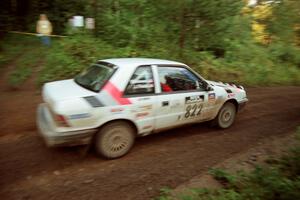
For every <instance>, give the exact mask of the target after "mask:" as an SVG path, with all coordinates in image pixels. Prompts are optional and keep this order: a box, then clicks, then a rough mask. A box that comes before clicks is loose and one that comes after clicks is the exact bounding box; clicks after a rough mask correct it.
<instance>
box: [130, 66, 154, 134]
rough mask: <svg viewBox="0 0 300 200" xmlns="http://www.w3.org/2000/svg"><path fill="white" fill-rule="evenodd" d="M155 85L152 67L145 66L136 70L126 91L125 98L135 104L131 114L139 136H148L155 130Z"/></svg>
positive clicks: (131, 108) (131, 107)
mask: <svg viewBox="0 0 300 200" xmlns="http://www.w3.org/2000/svg"><path fill="white" fill-rule="evenodd" d="M154 85H155V84H154V79H153V72H152V67H151V66H150V65H144V66H139V67H137V68H136V70H135V72H134V73H133V75H132V76H131V78H130V80H129V82H128V85H127V87H126V89H125V97H127V98H130V100H131V101H132V102H133V103H132V105H131V106H130V112H131V115H133V119H134V121H135V123H136V125H137V127H138V129H139V130H138V132H139V134H147V133H150V132H151V131H152V130H153V129H154V118H155V110H156V109H155V106H156V103H155V102H156V96H155V86H154Z"/></svg>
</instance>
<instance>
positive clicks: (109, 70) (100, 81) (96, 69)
mask: <svg viewBox="0 0 300 200" xmlns="http://www.w3.org/2000/svg"><path fill="white" fill-rule="evenodd" d="M114 71H115V68H114V67H113V66H112V65H109V64H106V63H97V64H93V65H91V66H90V67H89V68H87V69H86V70H84V71H83V72H81V73H80V74H79V75H77V76H76V77H75V82H76V83H77V84H78V85H80V86H82V87H84V88H86V89H88V90H92V91H94V92H99V90H100V89H101V88H102V86H103V85H104V84H105V83H106V81H107V80H108V79H109V78H110V77H111V76H112V74H113V73H114Z"/></svg>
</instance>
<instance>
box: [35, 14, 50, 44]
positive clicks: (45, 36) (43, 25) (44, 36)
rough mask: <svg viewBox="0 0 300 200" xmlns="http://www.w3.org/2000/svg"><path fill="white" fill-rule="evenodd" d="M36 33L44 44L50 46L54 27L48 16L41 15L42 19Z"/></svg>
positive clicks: (38, 23)
mask: <svg viewBox="0 0 300 200" xmlns="http://www.w3.org/2000/svg"><path fill="white" fill-rule="evenodd" d="M36 32H37V33H38V34H39V35H40V36H41V40H42V43H43V44H44V45H46V46H50V44H51V40H50V37H49V36H50V35H51V33H52V25H51V22H50V21H49V20H48V18H47V15H45V14H41V15H40V19H39V21H38V22H37V25H36Z"/></svg>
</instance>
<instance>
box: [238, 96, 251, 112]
mask: <svg viewBox="0 0 300 200" xmlns="http://www.w3.org/2000/svg"><path fill="white" fill-rule="evenodd" d="M248 101H249V100H248V99H244V100H243V101H241V102H239V109H238V110H239V112H240V111H242V110H244V108H245V106H246V105H247V103H248Z"/></svg>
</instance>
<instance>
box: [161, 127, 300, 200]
mask: <svg viewBox="0 0 300 200" xmlns="http://www.w3.org/2000/svg"><path fill="white" fill-rule="evenodd" d="M296 136H297V137H296V139H297V144H296V145H295V146H293V147H292V148H291V149H290V150H289V151H288V153H286V154H285V155H284V156H282V157H281V158H272V159H268V160H267V162H266V164H263V165H257V166H256V168H255V169H254V170H253V171H251V172H245V171H239V172H238V173H236V174H230V173H228V172H226V171H224V170H222V169H212V170H210V174H211V175H212V176H213V177H214V178H215V179H216V180H217V181H219V182H220V183H221V185H222V188H220V189H209V188H198V189H190V191H189V192H188V193H186V194H178V195H176V196H174V195H173V196H172V195H171V190H168V189H163V190H162V194H161V196H160V197H158V198H157V199H159V200H173V199H176V200H179V199H180V200H225V199H226V200H248V199H256V200H274V199H277V200H291V199H300V157H299V155H300V127H299V128H298V131H297V135H296Z"/></svg>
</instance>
